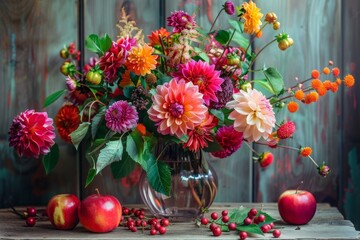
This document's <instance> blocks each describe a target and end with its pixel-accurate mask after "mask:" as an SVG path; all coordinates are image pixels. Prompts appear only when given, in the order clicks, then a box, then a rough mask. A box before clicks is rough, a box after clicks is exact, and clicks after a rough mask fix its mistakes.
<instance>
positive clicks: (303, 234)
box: [0, 203, 360, 240]
mask: <svg viewBox="0 0 360 240" xmlns="http://www.w3.org/2000/svg"><path fill="white" fill-rule="evenodd" d="M241 205H242V206H245V207H256V208H258V209H260V207H261V204H255V203H242V204H240V203H239V204H234V203H231V204H214V205H213V206H212V208H211V209H210V211H217V212H221V211H222V210H224V209H228V210H231V209H233V208H235V207H239V206H241ZM19 210H24V208H22V209H21V208H19ZM263 210H264V211H265V212H267V213H268V214H270V215H271V216H272V217H274V218H277V219H280V216H279V213H278V211H277V205H276V204H275V203H265V204H263ZM275 225H276V226H277V227H279V228H281V231H282V234H281V237H280V239H360V232H358V231H356V230H355V228H354V225H353V224H352V223H351V222H350V221H349V220H344V218H343V216H342V215H341V214H340V212H339V211H338V210H337V209H336V208H334V207H330V206H329V205H328V204H318V208H317V212H316V214H315V216H314V218H313V219H312V220H311V222H310V223H309V224H306V225H303V226H300V227H297V226H292V225H287V224H285V223H284V222H283V221H281V220H279V221H277V222H276V224H275ZM266 238H272V235H271V234H269V233H267V234H266V235H265V237H262V236H254V237H251V238H250V237H249V238H248V239H266ZM0 239H138V240H140V239H193V240H203V239H214V236H212V233H211V232H210V231H209V230H208V229H206V228H203V227H202V228H199V227H197V226H196V225H195V224H194V223H193V222H189V223H173V224H172V225H171V226H170V227H168V229H167V233H166V234H164V235H155V236H150V235H149V231H148V230H146V231H144V233H142V231H141V230H138V231H137V232H136V233H133V232H130V231H129V230H126V229H125V228H124V227H119V228H117V229H116V230H115V231H113V232H110V233H103V234H94V233H90V232H88V231H86V230H85V229H84V228H83V227H82V226H80V225H78V226H77V227H76V228H75V229H74V230H73V231H61V230H55V229H54V228H53V227H52V226H51V224H50V222H48V221H38V222H37V224H36V225H35V226H34V227H26V226H25V221H24V220H22V219H20V218H19V216H17V215H15V214H14V213H13V212H12V210H11V209H0ZM216 239H233V240H235V239H239V237H238V235H237V234H236V233H235V232H228V233H223V234H222V235H221V236H220V237H218V238H216Z"/></svg>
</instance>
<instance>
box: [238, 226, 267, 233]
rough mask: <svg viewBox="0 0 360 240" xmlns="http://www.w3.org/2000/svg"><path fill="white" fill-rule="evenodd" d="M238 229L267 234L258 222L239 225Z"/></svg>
mask: <svg viewBox="0 0 360 240" xmlns="http://www.w3.org/2000/svg"><path fill="white" fill-rule="evenodd" d="M236 230H238V231H242V232H247V233H252V234H259V235H262V236H265V235H264V233H263V232H262V231H261V229H260V227H259V225H257V224H250V225H237V227H236Z"/></svg>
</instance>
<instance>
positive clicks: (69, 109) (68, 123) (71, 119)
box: [55, 104, 80, 143]
mask: <svg viewBox="0 0 360 240" xmlns="http://www.w3.org/2000/svg"><path fill="white" fill-rule="evenodd" d="M79 113H80V112H79V108H78V107H76V106H74V105H72V104H67V105H64V106H62V107H61V108H60V109H59V111H58V113H57V114H56V116H55V125H56V128H57V131H58V133H59V135H60V137H61V138H62V139H63V140H64V141H66V142H69V143H71V138H70V136H69V135H70V133H72V132H73V131H75V130H76V129H77V128H78V127H79V125H80V115H79Z"/></svg>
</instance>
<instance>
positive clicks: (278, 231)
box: [273, 229, 281, 238]
mask: <svg viewBox="0 0 360 240" xmlns="http://www.w3.org/2000/svg"><path fill="white" fill-rule="evenodd" d="M280 235H281V231H280V230H278V229H275V230H274V231H273V236H274V238H278V237H280Z"/></svg>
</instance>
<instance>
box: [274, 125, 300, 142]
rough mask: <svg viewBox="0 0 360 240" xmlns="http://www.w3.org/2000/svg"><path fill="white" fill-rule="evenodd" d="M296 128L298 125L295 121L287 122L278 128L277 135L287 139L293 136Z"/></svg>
mask: <svg viewBox="0 0 360 240" xmlns="http://www.w3.org/2000/svg"><path fill="white" fill-rule="evenodd" d="M295 130H296V126H295V124H294V123H293V122H286V123H284V124H283V125H281V126H280V127H279V128H278V130H277V136H278V138H280V139H286V138H289V137H291V136H292V135H293V133H294V132H295Z"/></svg>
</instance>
